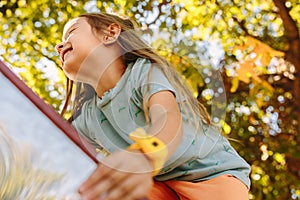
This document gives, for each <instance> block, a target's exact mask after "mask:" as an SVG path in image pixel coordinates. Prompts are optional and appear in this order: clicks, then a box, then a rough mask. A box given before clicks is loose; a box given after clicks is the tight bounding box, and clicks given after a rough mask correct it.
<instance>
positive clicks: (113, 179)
mask: <svg viewBox="0 0 300 200" xmlns="http://www.w3.org/2000/svg"><path fill="white" fill-rule="evenodd" d="M127 176H128V174H127V173H120V172H118V171H115V172H114V173H112V174H111V175H110V176H106V177H105V178H103V179H101V180H100V181H99V182H98V183H97V184H94V185H92V186H91V187H90V188H88V189H87V190H86V191H84V192H82V193H81V198H82V199H94V198H97V197H98V198H99V197H100V196H101V195H103V194H105V196H106V194H107V191H109V190H111V189H112V188H118V187H119V184H120V183H122V182H123V180H125V179H126V178H127ZM105 199H106V198H105Z"/></svg>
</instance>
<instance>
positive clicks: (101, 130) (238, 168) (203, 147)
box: [73, 59, 250, 188]
mask: <svg viewBox="0 0 300 200" xmlns="http://www.w3.org/2000/svg"><path fill="white" fill-rule="evenodd" d="M149 73H150V76H148V74H149ZM164 90H168V91H171V92H173V93H174V95H175V96H176V99H177V101H179V99H178V95H177V93H176V91H175V89H174V88H173V86H172V85H171V84H170V83H169V81H168V80H167V78H166V77H165V75H164V74H163V72H162V71H161V70H160V69H159V68H157V67H155V66H154V65H153V64H151V63H150V61H149V60H146V59H138V60H137V61H136V62H135V63H134V64H130V65H128V66H127V69H126V71H125V73H124V74H123V76H122V78H121V79H120V81H119V82H118V83H117V85H116V86H115V87H114V88H112V89H111V90H110V91H108V92H106V93H105V94H104V95H103V97H102V98H99V97H98V96H97V95H95V97H94V98H92V99H91V100H89V101H87V102H85V103H84V105H83V107H82V111H81V114H80V115H79V116H78V117H77V118H76V119H75V120H74V121H73V125H74V127H75V128H76V129H77V130H78V132H79V133H80V134H81V135H82V136H83V137H84V138H85V139H86V140H87V141H88V142H89V143H90V144H91V145H93V146H94V147H95V148H98V149H104V151H107V152H109V153H111V152H115V151H118V150H120V149H125V148H127V147H128V146H129V145H130V144H132V143H133V142H132V140H131V139H130V138H129V133H130V132H132V131H134V130H135V129H136V128H138V127H144V128H145V129H147V124H146V120H145V117H144V110H143V97H146V99H149V97H150V96H151V95H153V94H154V93H157V92H159V91H164ZM189 118H190V117H188V116H186V115H185V114H184V112H182V119H183V138H182V141H181V144H180V145H179V147H178V148H177V150H176V152H175V153H174V155H173V156H172V157H171V158H170V159H169V160H168V161H167V162H166V163H165V165H164V168H163V169H162V170H161V172H160V173H159V174H158V175H157V176H156V177H155V179H156V180H158V181H165V180H170V179H173V180H185V181H191V182H198V181H202V180H207V179H211V178H214V177H217V176H220V175H223V174H231V175H233V176H235V177H236V178H238V179H240V180H241V181H242V182H243V183H244V184H245V185H247V187H248V188H250V179H249V173H250V166H249V165H248V164H247V162H245V160H244V159H242V158H241V157H240V156H239V155H238V153H237V152H236V151H235V150H234V148H233V147H232V146H231V145H230V143H229V142H228V140H227V139H226V138H224V137H223V136H222V135H221V134H220V133H219V132H218V131H217V130H216V129H215V128H213V127H212V126H209V125H205V124H203V123H201V122H200V120H199V123H200V128H198V129H196V128H195V127H193V126H191V123H189Z"/></svg>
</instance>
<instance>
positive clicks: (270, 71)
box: [0, 0, 300, 199]
mask: <svg viewBox="0 0 300 200" xmlns="http://www.w3.org/2000/svg"><path fill="white" fill-rule="evenodd" d="M29 8H30V9H29ZM33 10H34V12H33ZM85 10H89V11H91V10H93V11H99V10H100V11H115V12H118V13H123V14H126V15H128V16H130V17H134V18H136V19H137V20H138V21H139V23H140V24H141V25H142V26H143V27H144V28H143V31H144V36H145V37H146V38H150V40H151V43H152V45H153V46H154V47H155V48H157V49H158V52H159V53H161V54H162V55H164V56H166V57H167V58H168V59H169V61H170V62H172V63H173V64H174V66H176V69H177V70H178V71H179V72H180V73H182V75H183V76H184V77H185V80H186V83H187V84H188V85H189V86H190V88H191V90H193V92H194V94H195V96H196V97H197V98H198V99H199V101H201V102H203V103H205V104H206V105H207V108H208V109H209V111H210V112H211V113H214V112H216V113H218V114H219V116H216V117H215V118H213V120H214V121H215V122H217V123H220V124H221V125H222V127H223V131H224V134H227V135H228V136H229V137H230V138H232V139H235V140H238V141H239V142H234V141H232V144H233V145H234V146H235V148H236V149H237V150H238V151H239V153H240V154H241V155H242V156H243V157H244V158H245V159H246V160H247V161H248V162H249V163H250V164H251V165H252V174H251V177H252V188H251V195H250V197H251V199H290V198H294V199H295V198H297V197H298V198H299V196H300V195H299V193H300V181H299V179H300V170H299V167H298V165H297V164H299V163H300V135H299V134H300V126H299V121H300V105H299V102H300V96H299V95H300V91H299V90H300V89H299V88H300V87H299V86H300V84H299V80H300V74H299V71H300V63H299V62H300V36H299V35H300V34H299V27H300V16H299V15H300V12H299V10H300V3H299V1H297V0H264V1H262V0H261V1H260V0H245V1H238V0H210V1H203V0H200V1H199V0H190V1H179V0H174V1H170V0H148V1H142V2H140V1H133V0H128V1H120V0H104V1H101V2H100V1H99V2H95V1H66V0H61V1H51V0H40V1H38V2H36V1H32V0H31V1H25V0H23V1H21V0H20V1H10V2H6V3H5V1H1V3H0V11H1V13H2V16H1V19H0V22H1V24H3V25H2V27H1V28H0V29H1V34H0V37H1V38H0V39H1V40H2V44H1V47H2V48H3V51H2V52H1V51H0V54H1V56H2V58H3V59H4V60H5V62H6V63H10V64H11V66H12V68H13V69H14V70H15V71H17V72H20V76H21V77H22V78H23V79H24V80H25V81H26V82H27V84H28V85H30V86H32V87H33V88H34V89H35V91H36V92H37V93H38V94H39V95H41V96H42V97H43V98H44V99H45V100H46V101H47V102H48V103H50V104H51V105H53V106H54V107H55V108H56V109H57V110H59V109H60V105H61V103H62V99H63V89H62V88H63V82H64V79H63V78H62V77H63V76H62V75H60V76H61V79H59V80H56V81H55V82H54V81H52V82H51V81H50V80H49V77H47V76H46V73H45V68H47V65H50V64H49V63H52V64H51V66H57V69H59V61H58V56H57V54H56V53H55V51H54V46H55V44H57V43H58V42H59V41H60V38H61V29H62V25H63V24H64V23H65V22H66V21H67V20H68V18H70V17H73V16H77V15H78V14H79V13H82V12H85ZM158 29H159V31H157V30H158ZM164 30H166V33H165V34H166V35H164V36H162V34H161V35H158V33H161V32H162V31H164ZM148 35H149V36H151V37H147V36H148ZM45 60H46V61H47V62H45ZM24 66H26V67H24ZM216 72H220V73H221V75H222V80H223V81H222V83H220V82H219V81H216V80H220V79H219V77H217V76H216V75H217V74H218V73H216ZM58 73H59V74H61V72H60V71H59V72H58ZM223 85H224V88H223V89H222V87H223ZM54 89H55V91H58V93H53V91H54ZM224 92H226V97H227V103H226V104H225V102H220V101H218V100H217V101H215V100H216V99H218V98H219V97H222V96H224V94H225V93H224ZM224 108H226V110H225V111H226V116H225V115H223V114H222V111H223V110H224ZM212 109H214V110H212Z"/></svg>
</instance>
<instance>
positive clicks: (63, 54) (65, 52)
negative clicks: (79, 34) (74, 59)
mask: <svg viewBox="0 0 300 200" xmlns="http://www.w3.org/2000/svg"><path fill="white" fill-rule="evenodd" d="M72 50H73V48H68V49H66V50H65V51H63V53H62V55H61V60H62V61H63V62H64V61H65V57H66V55H67V54H68V53H69V52H70V51H72Z"/></svg>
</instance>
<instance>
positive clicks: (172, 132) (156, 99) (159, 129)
mask: <svg viewBox="0 0 300 200" xmlns="http://www.w3.org/2000/svg"><path fill="white" fill-rule="evenodd" d="M149 108H150V109H149V114H150V120H151V127H150V129H149V130H148V132H149V134H152V135H154V136H155V137H157V138H159V139H160V140H162V141H163V142H164V143H165V145H166V146H167V147H168V156H167V160H168V159H169V158H170V157H171V156H172V155H173V153H174V152H175V150H176V149H177V147H178V145H179V144H180V142H181V139H182V121H181V113H180V110H179V107H178V104H177V102H176V99H175V96H174V94H173V93H172V92H171V91H168V90H166V91H161V92H158V93H156V94H154V95H152V96H151V97H150V99H149Z"/></svg>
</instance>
